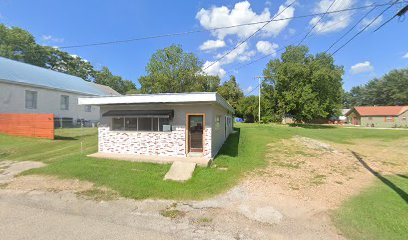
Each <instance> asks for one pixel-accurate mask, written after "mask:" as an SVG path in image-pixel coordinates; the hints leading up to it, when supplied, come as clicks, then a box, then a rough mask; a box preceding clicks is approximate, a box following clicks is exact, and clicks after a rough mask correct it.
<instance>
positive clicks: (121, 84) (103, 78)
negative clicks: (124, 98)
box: [95, 67, 136, 94]
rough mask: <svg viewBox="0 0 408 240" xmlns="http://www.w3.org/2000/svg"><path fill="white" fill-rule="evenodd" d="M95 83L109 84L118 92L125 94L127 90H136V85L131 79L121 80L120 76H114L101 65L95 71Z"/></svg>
mask: <svg viewBox="0 0 408 240" xmlns="http://www.w3.org/2000/svg"><path fill="white" fill-rule="evenodd" d="M95 83H98V84H102V85H106V86H109V87H111V88H113V89H115V90H116V91H117V92H118V93H120V94H126V93H128V92H129V91H130V92H131V93H132V91H135V90H136V86H135V84H134V83H133V82H132V81H129V80H123V79H122V78H121V77H120V76H114V75H113V74H112V73H111V71H109V69H108V68H107V67H103V68H102V69H101V70H100V71H97V72H96V73H95Z"/></svg>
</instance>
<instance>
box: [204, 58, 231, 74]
mask: <svg viewBox="0 0 408 240" xmlns="http://www.w3.org/2000/svg"><path fill="white" fill-rule="evenodd" d="M213 63H214V62H211V61H206V62H205V63H204V65H203V70H204V72H205V73H207V74H208V75H212V76H219V77H220V78H223V77H224V76H225V74H226V71H225V70H224V69H223V68H222V67H221V63H220V62H216V63H214V64H213ZM211 64H212V66H210V65H211ZM208 66H210V67H208ZM207 67H208V68H207Z"/></svg>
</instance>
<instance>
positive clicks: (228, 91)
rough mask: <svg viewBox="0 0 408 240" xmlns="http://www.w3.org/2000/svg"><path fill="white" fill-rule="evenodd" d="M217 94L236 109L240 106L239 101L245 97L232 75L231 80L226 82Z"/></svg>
mask: <svg viewBox="0 0 408 240" xmlns="http://www.w3.org/2000/svg"><path fill="white" fill-rule="evenodd" d="M217 92H218V93H219V94H220V95H221V96H222V97H223V98H225V100H227V102H228V103H229V104H231V106H232V107H234V108H235V109H236V108H237V106H238V103H239V100H240V99H241V98H242V97H243V96H244V93H243V92H242V90H241V88H240V87H239V85H238V83H237V80H236V78H235V76H233V75H231V76H230V79H229V80H228V81H226V82H224V83H223V84H222V85H221V86H220V87H219V88H218V90H217Z"/></svg>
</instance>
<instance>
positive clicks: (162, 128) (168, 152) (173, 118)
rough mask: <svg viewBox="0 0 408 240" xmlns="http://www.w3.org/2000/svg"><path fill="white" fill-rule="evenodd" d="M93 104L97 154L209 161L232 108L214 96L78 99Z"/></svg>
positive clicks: (226, 131) (223, 134)
mask: <svg viewBox="0 0 408 240" xmlns="http://www.w3.org/2000/svg"><path fill="white" fill-rule="evenodd" d="M79 105H84V106H89V105H90V106H99V107H100V109H101V124H100V125H99V143H98V147H99V150H98V151H99V153H107V154H110V155H112V154H118V155H121V156H124V155H126V154H129V155H137V156H158V157H160V156H161V157H181V158H186V157H190V156H201V157H203V158H206V159H211V158H213V157H214V156H215V155H216V154H217V152H218V151H219V149H220V148H221V146H222V145H223V143H224V141H225V140H226V139H227V137H228V135H229V134H230V133H231V132H232V131H233V125H232V124H233V123H232V122H233V121H232V117H233V114H234V109H233V108H232V107H231V106H230V105H229V104H228V103H227V102H226V101H225V100H224V98H222V97H221V96H220V95H219V94H218V93H164V94H138V95H129V96H112V97H87V98H80V99H79Z"/></svg>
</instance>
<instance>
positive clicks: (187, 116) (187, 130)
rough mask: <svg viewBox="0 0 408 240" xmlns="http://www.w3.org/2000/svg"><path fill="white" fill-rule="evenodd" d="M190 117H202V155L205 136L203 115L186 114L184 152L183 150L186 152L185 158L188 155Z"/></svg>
mask: <svg viewBox="0 0 408 240" xmlns="http://www.w3.org/2000/svg"><path fill="white" fill-rule="evenodd" d="M190 116H202V117H203V135H202V138H203V151H202V153H204V151H205V149H204V146H205V138H204V136H205V129H206V127H205V113H186V131H185V137H186V150H185V152H186V156H187V154H189V153H190V135H189V134H188V132H189V131H190Z"/></svg>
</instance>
